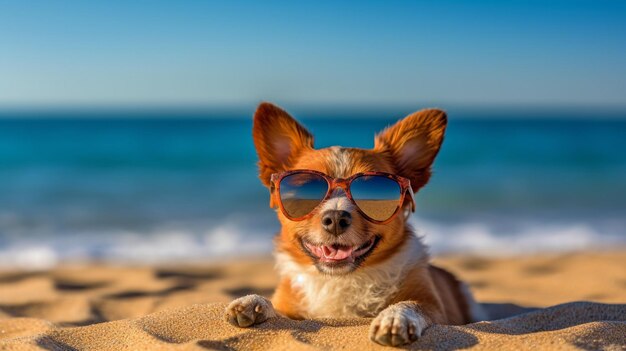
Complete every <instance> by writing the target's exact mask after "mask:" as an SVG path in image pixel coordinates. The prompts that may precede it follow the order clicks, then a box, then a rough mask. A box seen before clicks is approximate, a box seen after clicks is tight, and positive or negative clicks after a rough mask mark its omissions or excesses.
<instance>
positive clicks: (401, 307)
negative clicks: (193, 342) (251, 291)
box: [225, 102, 486, 346]
mask: <svg viewBox="0 0 626 351" xmlns="http://www.w3.org/2000/svg"><path fill="white" fill-rule="evenodd" d="M446 125H447V116H446V113H445V112H444V111H442V110H439V109H425V110H421V111H418V112H415V113H413V114H410V115H408V116H407V117H405V118H404V119H402V120H400V121H398V122H397V123H396V124H394V125H392V126H390V127H388V128H386V129H385V130H383V131H382V132H381V133H379V134H377V135H376V136H375V143H374V148H373V149H371V150H366V149H357V148H347V147H339V146H334V147H329V148H324V149H315V148H314V147H313V136H312V135H311V133H309V132H308V131H307V130H306V129H305V128H304V127H303V126H302V125H300V124H299V123H298V122H297V121H296V120H295V119H294V118H292V117H291V116H290V115H289V114H288V113H287V112H285V111H284V110H282V109H281V108H279V107H277V106H275V105H273V104H271V103H267V102H264V103H261V104H260V105H259V106H258V108H257V110H256V112H255V114H254V122H253V138H254V144H255V147H256V151H257V154H258V157H259V162H258V166H259V178H260V179H261V182H262V183H263V184H264V185H265V186H266V187H267V188H268V189H269V190H270V205H271V206H272V207H274V208H276V209H277V216H278V219H279V221H280V224H281V226H282V228H281V230H280V233H279V234H277V236H276V238H275V246H276V251H275V256H276V261H277V264H276V267H277V270H278V272H279V274H280V282H279V284H278V287H277V288H276V290H275V293H274V295H273V297H272V299H271V301H270V300H268V299H266V298H264V297H262V296H259V295H248V296H244V297H241V298H238V299H236V300H234V301H233V302H232V303H230V304H229V305H228V306H227V308H226V311H225V318H226V320H227V321H228V322H229V323H231V324H233V325H235V326H237V327H242V328H246V327H251V326H253V325H255V324H259V323H263V322H264V321H266V320H268V319H269V318H274V317H277V316H278V315H279V314H280V315H282V316H285V317H288V318H292V319H306V318H323V317H333V318H337V317H370V318H373V320H372V322H371V325H370V330H369V336H370V339H371V340H372V341H374V342H376V343H378V344H381V345H387V346H401V345H405V344H409V343H411V342H413V341H415V340H417V339H418V338H419V337H420V336H421V335H422V332H423V331H424V330H425V329H426V328H428V327H429V326H430V325H432V324H450V325H460V324H467V323H471V322H475V321H479V320H484V319H486V316H485V315H484V312H483V311H482V310H481V308H480V305H478V304H477V303H476V302H475V301H474V299H473V297H472V295H471V293H470V292H469V290H468V288H467V286H466V285H465V284H464V283H462V282H460V281H459V280H457V278H456V277H455V276H454V275H452V274H451V273H449V272H447V271H445V270H443V269H441V268H438V267H435V266H433V265H431V264H429V255H428V253H427V248H426V246H425V245H424V244H423V243H422V241H421V238H420V237H419V236H417V235H416V234H415V232H414V230H413V229H412V228H411V226H410V225H409V223H408V222H407V220H408V218H409V216H410V214H411V212H412V211H414V207H415V203H414V199H413V197H414V194H415V193H417V192H418V191H419V190H420V189H421V188H422V187H423V186H424V185H426V183H427V182H428V180H429V178H430V176H431V165H432V163H433V161H434V160H435V157H436V155H437V153H438V152H439V149H440V147H441V144H442V142H443V138H444V133H445V129H446ZM346 133H350V131H349V130H346Z"/></svg>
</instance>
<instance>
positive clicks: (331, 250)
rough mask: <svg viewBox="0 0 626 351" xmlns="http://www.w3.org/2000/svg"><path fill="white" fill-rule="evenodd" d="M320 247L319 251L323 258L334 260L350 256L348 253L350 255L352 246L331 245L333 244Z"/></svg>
mask: <svg viewBox="0 0 626 351" xmlns="http://www.w3.org/2000/svg"><path fill="white" fill-rule="evenodd" d="M321 249H322V250H321V251H322V255H323V256H324V258H326V259H329V260H335V261H338V260H343V259H346V258H348V257H350V255H352V246H337V247H333V246H327V245H322V246H321Z"/></svg>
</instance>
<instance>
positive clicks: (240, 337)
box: [0, 250, 626, 350]
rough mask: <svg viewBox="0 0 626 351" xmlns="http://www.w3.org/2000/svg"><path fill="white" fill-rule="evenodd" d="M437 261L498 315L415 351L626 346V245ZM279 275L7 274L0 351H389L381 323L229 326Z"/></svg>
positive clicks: (226, 271) (91, 267)
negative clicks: (379, 335) (377, 330)
mask: <svg viewBox="0 0 626 351" xmlns="http://www.w3.org/2000/svg"><path fill="white" fill-rule="evenodd" d="M434 261H435V262H436V263H437V264H439V265H441V266H443V267H445V268H447V269H449V270H451V271H453V272H454V273H456V274H458V275H459V276H460V277H461V278H462V279H463V280H465V281H467V282H468V283H469V284H470V286H471V287H472V290H473V291H474V293H475V295H476V298H477V299H478V300H479V301H480V302H481V303H484V306H485V307H486V308H487V310H488V311H489V313H490V314H491V316H492V317H493V319H495V320H493V321H489V322H480V323H474V324H470V325H465V326H439V325H437V326H433V327H431V328H429V329H428V330H427V331H426V332H425V333H424V335H423V336H422V338H421V339H420V340H419V341H418V342H415V343H413V344H411V345H409V346H407V347H406V348H408V349H428V350H431V349H433V350H435V349H461V348H476V349H498V350H502V349H511V350H522V349H533V350H536V349H607V350H625V349H626V305H625V303H626V250H622V251H611V252H584V253H583V252H581V253H569V254H558V255H557V254H554V255H548V254H542V255H537V256H527V257H510V258H485V257H474V256H471V257H470V256H461V255H457V256H448V257H436V258H435V259H434ZM276 281H277V277H276V275H275V272H274V270H273V261H272V259H271V258H268V257H262V258H255V259H252V258H250V259H245V260H236V261H235V260H232V261H229V262H221V263H205V264H194V265H186V266H171V265H169V266H165V265H164V266H142V267H139V266H135V267H129V266H123V265H119V266H115V265H112V264H88V265H87V264H78V263H75V264H66V265H64V266H60V267H58V268H55V269H53V270H50V271H42V272H23V271H0V350H169V349H176V350H298V349H302V350H320V349H321V350H353V349H354V350H370V349H388V348H383V347H382V346H378V345H376V344H374V343H372V342H370V341H369V339H368V336H367V335H368V327H369V323H370V321H371V320H370V319H359V318H355V319H332V320H331V319H320V320H305V321H292V320H288V319H284V318H277V319H273V320H270V321H268V322H266V323H264V324H262V325H260V326H257V327H254V328H249V329H239V328H235V327H233V326H231V325H229V324H228V323H226V322H225V321H224V317H223V311H224V308H225V306H226V303H227V302H229V301H231V300H232V299H234V298H236V297H239V296H243V295H246V294H250V293H258V294H261V295H265V296H270V295H271V293H272V291H273V288H274V286H275V284H276ZM572 301H579V302H572ZM582 301H585V302H582Z"/></svg>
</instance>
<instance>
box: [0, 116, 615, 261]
mask: <svg viewBox="0 0 626 351" xmlns="http://www.w3.org/2000/svg"><path fill="white" fill-rule="evenodd" d="M250 114H251V111H248V112H247V113H234V112H210V111H205V112H202V111H200V112H197V111H196V112H189V111H187V112H186V111H166V112H140V113H137V112H124V111H109V112H106V111H105V112H102V111H100V112H93V111H78V112H77V111H73V112H71V113H70V112H68V113H63V112H58V111H57V112H55V113H47V112H45V111H39V112H31V113H14V112H10V111H8V112H7V111H5V112H2V113H0V117H1V118H0V265H12V266H23V267H47V266H49V265H52V264H55V263H57V262H59V261H61V260H68V259H69V260H83V259H95V260H122V261H139V262H155V261H159V262H161V261H164V260H178V261H180V260H202V259H212V258H217V257H223V256H232V255H249V254H265V253H268V252H270V251H271V248H272V242H271V239H272V237H273V236H274V235H275V233H276V232H277V230H278V228H279V225H278V221H277V220H276V214H275V213H274V210H272V209H270V208H269V207H268V204H269V193H268V191H267V189H265V188H264V187H263V186H262V185H261V183H260V181H259V179H258V177H257V167H256V161H257V158H256V154H255V150H254V145H253V142H252V132H251V129H252V119H251V117H250ZM299 117H301V120H302V122H303V124H304V125H305V126H306V127H307V128H308V129H309V130H310V131H311V132H312V133H313V134H314V135H315V141H316V146H317V147H325V146H331V145H343V146H351V147H363V148H371V147H372V146H373V140H374V139H373V138H374V135H375V133H376V132H377V131H380V130H381V129H383V128H384V127H386V126H387V125H389V124H391V123H393V122H394V121H395V120H396V119H397V117H401V115H398V116H392V117H389V116H380V115H372V114H369V115H368V114H365V116H363V115H362V114H359V113H356V112H354V113H351V112H349V111H348V112H342V113H336V114H332V113H331V114H328V113H326V114H319V115H316V114H315V113H308V114H305V115H304V116H299ZM622 117H624V116H621V115H619V116H617V117H616V116H614V115H611V116H603V115H597V114H593V113H589V114H588V115H582V116H581V115H576V116H569V115H567V112H564V113H561V114H557V115H555V114H554V113H550V114H548V113H546V114H545V115H542V114H541V113H540V112H539V113H538V114H537V113H535V114H534V115H525V114H524V113H512V112H510V111H508V112H506V111H502V112H498V111H495V112H494V111H491V112H490V114H480V113H463V112H458V113H451V114H450V116H449V125H448V130H447V134H446V138H445V142H444V145H443V147H442V149H441V152H440V154H439V156H438V157H437V160H436V162H435V164H434V166H433V169H434V172H433V177H432V179H431V181H430V183H429V184H428V185H427V186H426V187H425V188H424V189H422V190H420V191H419V193H418V194H417V196H416V201H417V211H416V212H415V213H414V214H413V216H412V217H411V223H412V224H413V226H414V227H415V228H416V230H417V232H418V233H419V234H420V235H423V236H424V238H425V240H426V242H427V243H428V244H429V245H430V246H431V251H433V252H435V253H441V252H455V251H460V252H480V253H492V254H494V253H495V254H511V253H527V252H536V251H545V250H550V251H553V250H576V249H586V248H593V247H611V246H614V245H620V244H626V118H622Z"/></svg>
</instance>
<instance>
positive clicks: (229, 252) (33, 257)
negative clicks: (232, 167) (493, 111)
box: [0, 218, 626, 269]
mask: <svg viewBox="0 0 626 351" xmlns="http://www.w3.org/2000/svg"><path fill="white" fill-rule="evenodd" d="M411 224H412V225H413V226H414V227H415V228H419V229H418V230H417V233H418V234H419V235H420V236H422V237H423V238H424V241H425V242H426V244H427V245H428V246H429V247H430V251H431V252H432V253H434V254H447V253H472V254H482V255H492V256H494V255H495V256H497V255H517V254H528V253H539V252H563V251H575V250H583V249H604V248H612V247H616V246H623V245H626V235H624V232H623V230H624V229H623V228H624V227H623V225H622V223H616V224H614V225H608V226H607V225H604V226H603V225H598V224H593V223H587V222H567V223H550V222H545V221H536V222H532V221H520V222H518V223H515V222H512V223H511V222H509V223H507V224H506V225H503V224H502V223H494V222H489V221H475V222H471V221H470V222H461V223H448V222H446V221H435V220H432V219H424V218H413V219H411ZM273 229H276V228H259V227H258V226H255V225H253V224H250V223H246V222H245V221H242V220H241V219H237V218H230V219H229V220H227V221H225V222H224V223H220V224H217V225H214V226H212V227H209V228H208V229H189V228H162V229H157V230H151V231H142V232H139V231H138V232H130V231H100V232H98V231H90V232H76V233H64V234H62V235H61V234H58V233H57V234H56V235H47V236H39V237H36V238H34V237H31V238H24V237H4V238H0V239H2V240H0V266H2V267H13V268H20V269H46V268H50V267H53V266H55V265H57V264H59V263H62V262H66V261H86V262H89V261H106V262H116V263H171V262H177V263H184V262H193V261H206V260H216V259H223V258H227V257H240V256H250V255H267V254H269V253H271V251H272V248H273V242H272V237H273V235H274V233H275V232H276V231H275V230H273Z"/></svg>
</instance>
